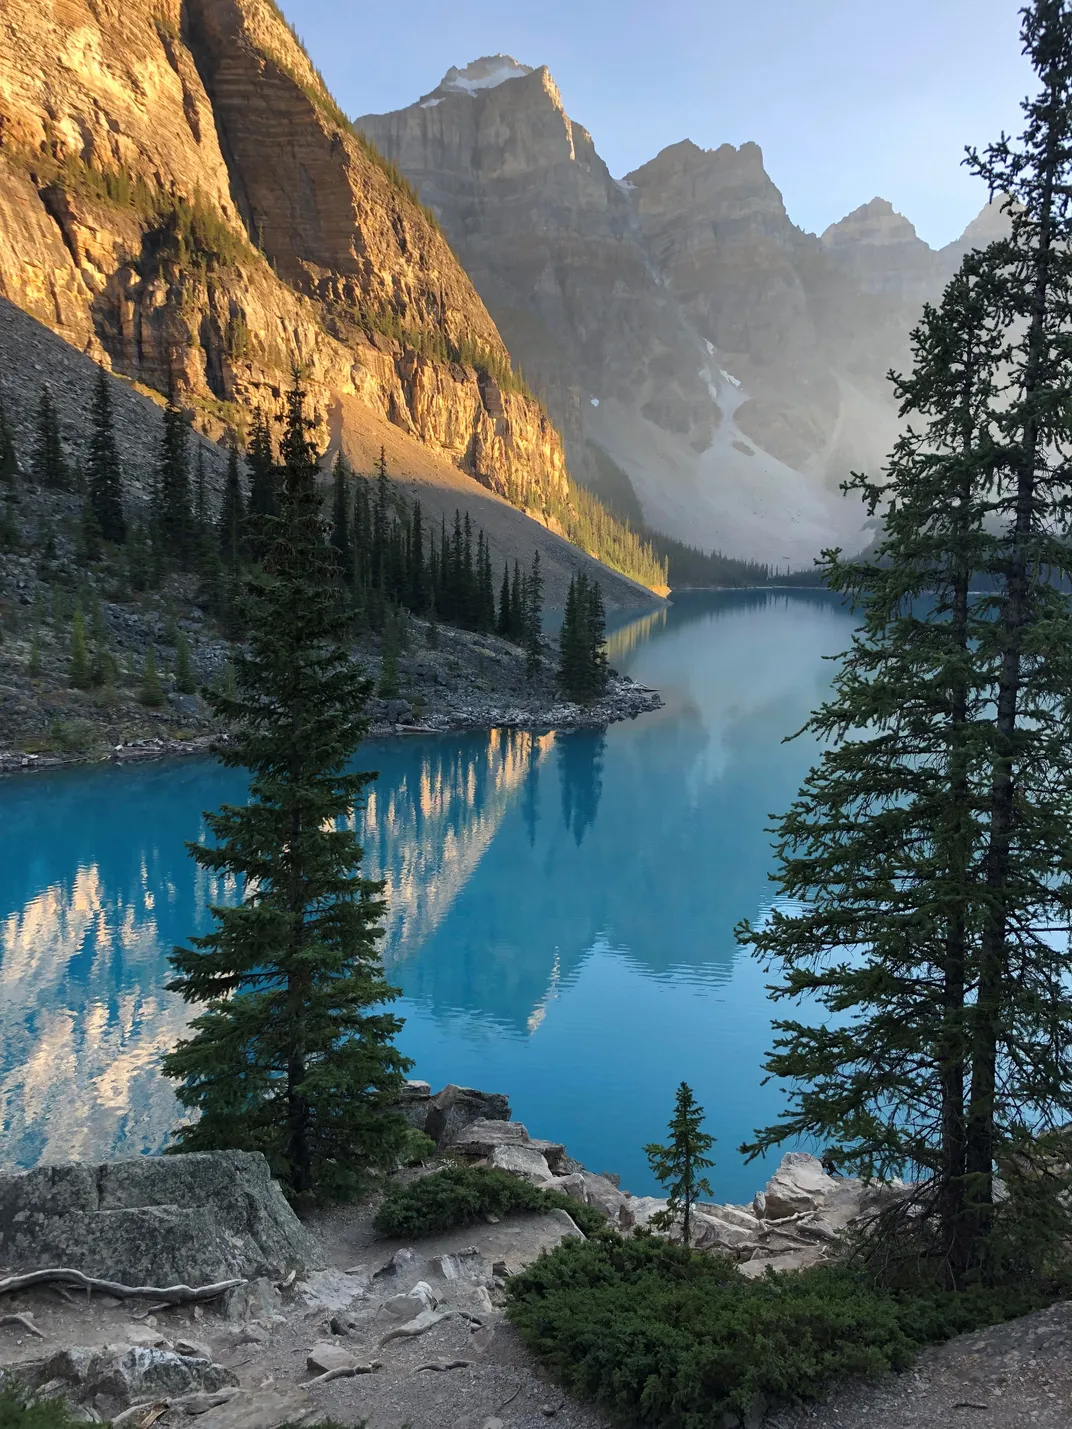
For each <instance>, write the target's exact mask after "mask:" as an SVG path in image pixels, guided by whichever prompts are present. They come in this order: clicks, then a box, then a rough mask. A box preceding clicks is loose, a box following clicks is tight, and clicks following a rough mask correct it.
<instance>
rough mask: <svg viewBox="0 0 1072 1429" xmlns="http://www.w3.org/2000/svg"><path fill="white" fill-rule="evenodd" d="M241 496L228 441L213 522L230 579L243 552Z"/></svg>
mask: <svg viewBox="0 0 1072 1429" xmlns="http://www.w3.org/2000/svg"><path fill="white" fill-rule="evenodd" d="M245 519H246V513H245V499H244V497H243V494H242V478H241V475H240V474H239V470H238V448H237V447H236V446H235V444H234V443H233V442H232V443H231V446H230V448H229V449H228V452H227V475H226V476H225V477H224V482H223V496H222V499H221V501H220V513H219V519H218V521H217V525H216V531H217V536H218V540H219V550H220V556H221V558H222V559H223V561H224V564H225V565H226V567H227V570H228V572H229V573H230V575H231V577H232V579H234V578H236V577H237V575H238V571H239V568H240V566H241V564H242V559H243V555H244V552H245Z"/></svg>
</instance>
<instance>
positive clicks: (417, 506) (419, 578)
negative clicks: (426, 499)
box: [408, 501, 431, 615]
mask: <svg viewBox="0 0 1072 1429" xmlns="http://www.w3.org/2000/svg"><path fill="white" fill-rule="evenodd" d="M409 551H410V559H409V601H408V604H409V608H410V610H412V611H413V612H414V613H415V614H417V615H423V614H424V612H425V611H426V610H427V609H428V603H429V601H430V600H431V589H430V583H429V579H428V567H427V565H426V564H425V559H424V523H423V519H422V516H421V503H420V502H419V501H415V502H414V503H413V516H412V518H411V521H410V540H409Z"/></svg>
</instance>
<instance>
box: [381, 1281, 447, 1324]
mask: <svg viewBox="0 0 1072 1429" xmlns="http://www.w3.org/2000/svg"><path fill="white" fill-rule="evenodd" d="M438 1304H439V1301H438V1299H437V1298H436V1296H435V1294H434V1293H433V1291H432V1287H431V1286H430V1285H429V1284H428V1282H427V1280H418V1281H417V1283H416V1285H415V1286H414V1287H413V1289H412V1290H407V1291H406V1293H405V1294H404V1295H392V1296H391V1298H390V1299H389V1300H385V1301H384V1302H383V1306H382V1308H383V1309H384V1310H385V1311H386V1312H387V1314H388V1315H393V1316H394V1317H395V1319H396V1320H413V1319H415V1318H416V1317H417V1316H418V1315H419V1314H420V1313H421V1311H422V1310H434V1309H435V1307H436V1306H437V1305H438Z"/></svg>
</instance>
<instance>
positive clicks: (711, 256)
mask: <svg viewBox="0 0 1072 1429" xmlns="http://www.w3.org/2000/svg"><path fill="white" fill-rule="evenodd" d="M355 124H356V126H357V128H359V129H360V130H362V131H363V132H364V133H365V134H367V135H368V136H369V138H371V139H372V140H373V142H374V143H375V144H376V146H377V148H379V150H380V151H381V152H382V153H383V154H384V155H385V156H386V157H387V158H388V159H390V160H393V161H394V162H395V163H397V164H398V166H399V168H400V169H401V170H402V172H403V173H404V174H405V176H406V177H407V178H408V179H409V180H410V181H411V182H412V183H413V184H414V185H415V187H416V188H417V190H418V192H419V194H420V196H421V198H422V200H423V201H424V202H425V203H426V204H428V205H429V206H430V207H431V208H432V210H433V211H434V212H435V214H436V216H437V218H438V219H439V221H440V223H441V224H442V226H443V229H444V231H445V233H446V235H447V237H448V239H449V240H450V242H451V244H452V246H453V248H454V250H455V252H456V253H457V254H458V257H459V258H460V260H461V263H462V265H463V267H464V268H465V269H466V271H467V273H468V275H469V276H470V278H471V279H472V281H473V283H474V285H475V287H476V289H477V292H478V293H479V294H480V296H481V298H482V299H483V301H484V303H485V304H486V306H487V308H488V310H489V312H490V313H491V315H492V317H493V319H494V321H495V323H496V325H497V327H498V329H499V331H500V333H501V334H502V336H503V338H504V340H505V341H506V344H507V346H508V348H509V350H510V352H511V355H512V357H513V359H514V361H515V362H517V363H520V365H521V366H522V368H523V369H524V371H525V373H526V375H527V377H528V378H529V380H530V381H531V382H532V384H533V385H534V387H535V388H536V390H537V392H538V393H539V394H540V395H542V396H543V397H544V398H545V400H546V401H547V404H548V407H549V410H550V413H551V416H552V418H553V419H554V421H555V423H556V425H557V426H558V427H559V429H560V430H561V431H562V432H563V434H564V436H565V439H566V448H567V455H568V458H569V462H570V466H571V468H572V470H573V471H574V473H575V474H578V475H580V476H582V478H583V479H585V480H586V481H587V482H588V483H589V484H590V485H592V486H593V487H594V488H595V489H596V490H597V491H598V492H600V494H602V495H603V496H604V497H605V498H607V499H609V500H611V501H612V502H613V503H614V504H615V505H616V506H617V507H618V509H619V510H620V511H622V512H624V513H625V514H627V515H631V516H632V517H633V519H634V520H638V519H643V520H644V521H645V522H646V523H647V524H649V525H650V526H652V527H654V528H655V529H657V530H660V531H663V532H665V533H667V534H669V535H671V536H674V537H676V538H677V539H679V540H683V541H686V542H688V543H689V544H691V545H696V546H701V547H703V548H704V549H720V550H722V551H723V552H725V553H727V554H731V555H734V556H742V557H749V558H752V559H758V560H764V561H769V562H772V563H775V564H778V563H782V562H786V561H788V562H790V563H791V564H794V565H798V564H807V563H810V561H811V559H812V557H813V556H814V555H816V554H817V553H818V551H819V549H820V548H821V547H823V546H825V545H829V544H831V543H832V542H838V543H841V544H844V545H845V546H846V547H848V548H849V549H858V548H859V547H861V546H862V545H864V544H865V543H866V541H867V540H868V539H869V532H868V531H867V530H866V529H865V527H864V519H863V518H864V513H863V510H862V508H861V507H860V505H859V504H858V503H857V502H856V501H855V499H852V500H846V499H845V498H844V497H843V496H842V495H841V494H840V491H839V489H838V488H839V483H840V482H841V481H842V480H844V478H845V477H846V475H847V474H848V472H849V471H850V470H852V469H853V468H861V467H863V468H868V469H874V468H876V467H877V466H878V465H879V463H880V462H881V461H882V459H883V457H884V455H885V454H886V452H887V451H888V450H889V447H890V445H891V443H892V441H893V439H894V437H895V435H896V431H897V414H896V410H895V406H894V403H893V401H892V393H891V389H890V387H889V384H888V382H887V381H886V373H887V371H888V370H889V369H890V368H891V367H894V368H898V369H903V368H905V367H906V366H907V365H908V362H909V343H908V337H909V332H910V330H911V327H912V325H913V323H914V322H915V320H916V318H917V317H918V315H919V311H920V308H921V305H922V303H923V301H924V300H925V299H928V298H930V299H934V298H936V297H937V296H938V295H939V294H940V292H941V289H942V287H943V285H944V283H945V281H947V279H948V277H949V276H950V275H951V273H952V272H953V271H954V269H955V267H956V265H957V263H958V262H959V260H960V257H961V256H962V254H963V253H964V252H965V251H967V250H968V249H969V248H971V247H973V246H976V245H978V244H979V243H981V242H985V241H988V240H989V238H991V237H993V236H996V234H997V233H998V232H1000V231H1001V228H1002V224H1003V219H1002V216H1001V215H1000V213H998V212H997V211H995V210H994V209H993V208H991V207H989V206H988V207H986V208H984V209H983V211H982V212H981V213H980V215H979V217H978V218H977V219H976V220H974V221H973V223H972V224H971V225H969V227H968V229H967V230H966V231H965V233H964V234H963V235H962V237H961V238H960V239H959V240H957V241H956V242H955V243H952V244H950V245H948V246H947V247H946V248H943V249H941V250H939V251H935V250H933V249H931V248H930V247H928V245H927V244H926V243H924V242H923V241H922V240H921V239H920V238H919V237H918V235H917V234H916V232H915V229H914V228H913V226H912V224H911V223H910V222H909V221H908V220H907V219H906V218H904V217H903V216H902V215H900V214H898V213H896V212H895V211H894V210H893V208H892V207H891V205H890V204H889V203H887V202H886V201H885V200H883V199H880V198H875V199H872V200H871V201H870V202H869V203H866V204H864V205H862V206H861V207H860V208H858V209H856V210H855V211H854V212H852V213H850V214H848V215H847V216H846V217H845V218H844V219H842V220H841V221H840V222H839V223H836V224H833V225H832V226H831V227H830V228H828V229H827V230H826V232H825V233H823V234H822V235H821V236H816V235H813V234H809V233H805V232H803V231H802V230H801V229H799V228H797V227H796V226H795V225H794V224H793V222H792V221H791V219H790V218H789V216H788V214H787V213H786V211H785V207H784V204H783V202H782V197H781V194H780V193H779V191H778V189H777V187H776V186H775V184H774V182H773V181H772V180H771V178H770V177H769V176H768V174H767V173H766V171H765V169H764V165H763V156H762V153H761V151H760V149H759V147H758V146H757V145H755V144H750V143H746V144H742V145H741V146H740V148H735V147H733V146H732V145H729V144H725V145H723V146H722V147H721V148H718V149H714V150H703V149H700V148H699V147H697V146H696V145H695V144H693V143H691V142H690V141H688V140H684V141H682V142H681V143H678V144H674V145H671V146H670V147H668V148H666V149H663V150H662V152H661V153H659V154H658V155H656V157H655V158H653V159H652V160H651V161H650V162H649V163H647V164H644V165H643V166H641V167H640V168H639V169H637V170H635V171H634V172H632V173H630V174H628V175H626V176H625V177H624V178H623V179H615V178H614V177H613V175H612V174H611V173H610V171H609V170H608V168H607V166H606V164H605V163H604V162H603V160H602V159H601V158H600V156H599V152H598V150H597V148H596V146H595V143H594V141H593V138H592V136H591V135H590V134H589V133H588V131H587V130H586V129H584V128H583V127H582V126H581V125H579V124H577V123H576V122H574V121H573V120H572V119H571V118H570V116H569V114H568V113H567V111H566V108H565V106H564V104H563V101H562V97H561V95H560V93H559V91H558V88H557V86H556V85H555V82H554V80H553V78H552V77H551V75H550V73H549V72H548V70H547V69H546V67H540V68H531V67H529V66H528V65H524V64H521V63H519V62H518V61H516V60H514V59H512V58H511V57H509V56H504V55H495V56H487V57H484V58H482V59H479V60H476V61H474V62H473V63H472V64H470V65H468V66H466V67H465V68H464V69H456V68H455V69H451V70H449V71H448V72H447V74H446V75H445V76H444V79H443V81H442V82H441V83H440V84H439V85H438V86H437V87H436V88H435V89H434V90H432V91H431V92H430V93H428V94H425V95H422V96H421V97H420V98H419V99H418V100H416V101H415V102H414V103H413V104H411V105H409V106H408V107H407V108H404V109H400V110H396V111H394V112H393V113H389V114H382V115H364V116H362V117H361V118H359V119H357V120H356V121H355Z"/></svg>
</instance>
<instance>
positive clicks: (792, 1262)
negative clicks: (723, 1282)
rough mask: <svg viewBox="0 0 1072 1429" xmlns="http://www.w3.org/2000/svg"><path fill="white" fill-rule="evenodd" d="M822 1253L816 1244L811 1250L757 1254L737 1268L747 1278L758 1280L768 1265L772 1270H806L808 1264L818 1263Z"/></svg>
mask: <svg viewBox="0 0 1072 1429" xmlns="http://www.w3.org/2000/svg"><path fill="white" fill-rule="evenodd" d="M822 1258H823V1253H822V1251H821V1250H820V1249H819V1247H818V1246H816V1247H815V1248H814V1249H813V1250H787V1251H783V1252H782V1254H781V1255H757V1256H753V1258H752V1259H751V1260H745V1261H742V1262H741V1264H740V1265H738V1267H737V1269H738V1270H739V1271H740V1272H741V1274H742V1275H744V1276H746V1277H747V1278H748V1279H749V1280H758V1279H759V1278H760V1276H761V1275H763V1274H765V1272H766V1269H767V1267H768V1266H770V1268H771V1269H772V1270H806V1269H807V1268H808V1266H809V1265H818V1264H819V1262H820V1261H821V1260H822Z"/></svg>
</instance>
